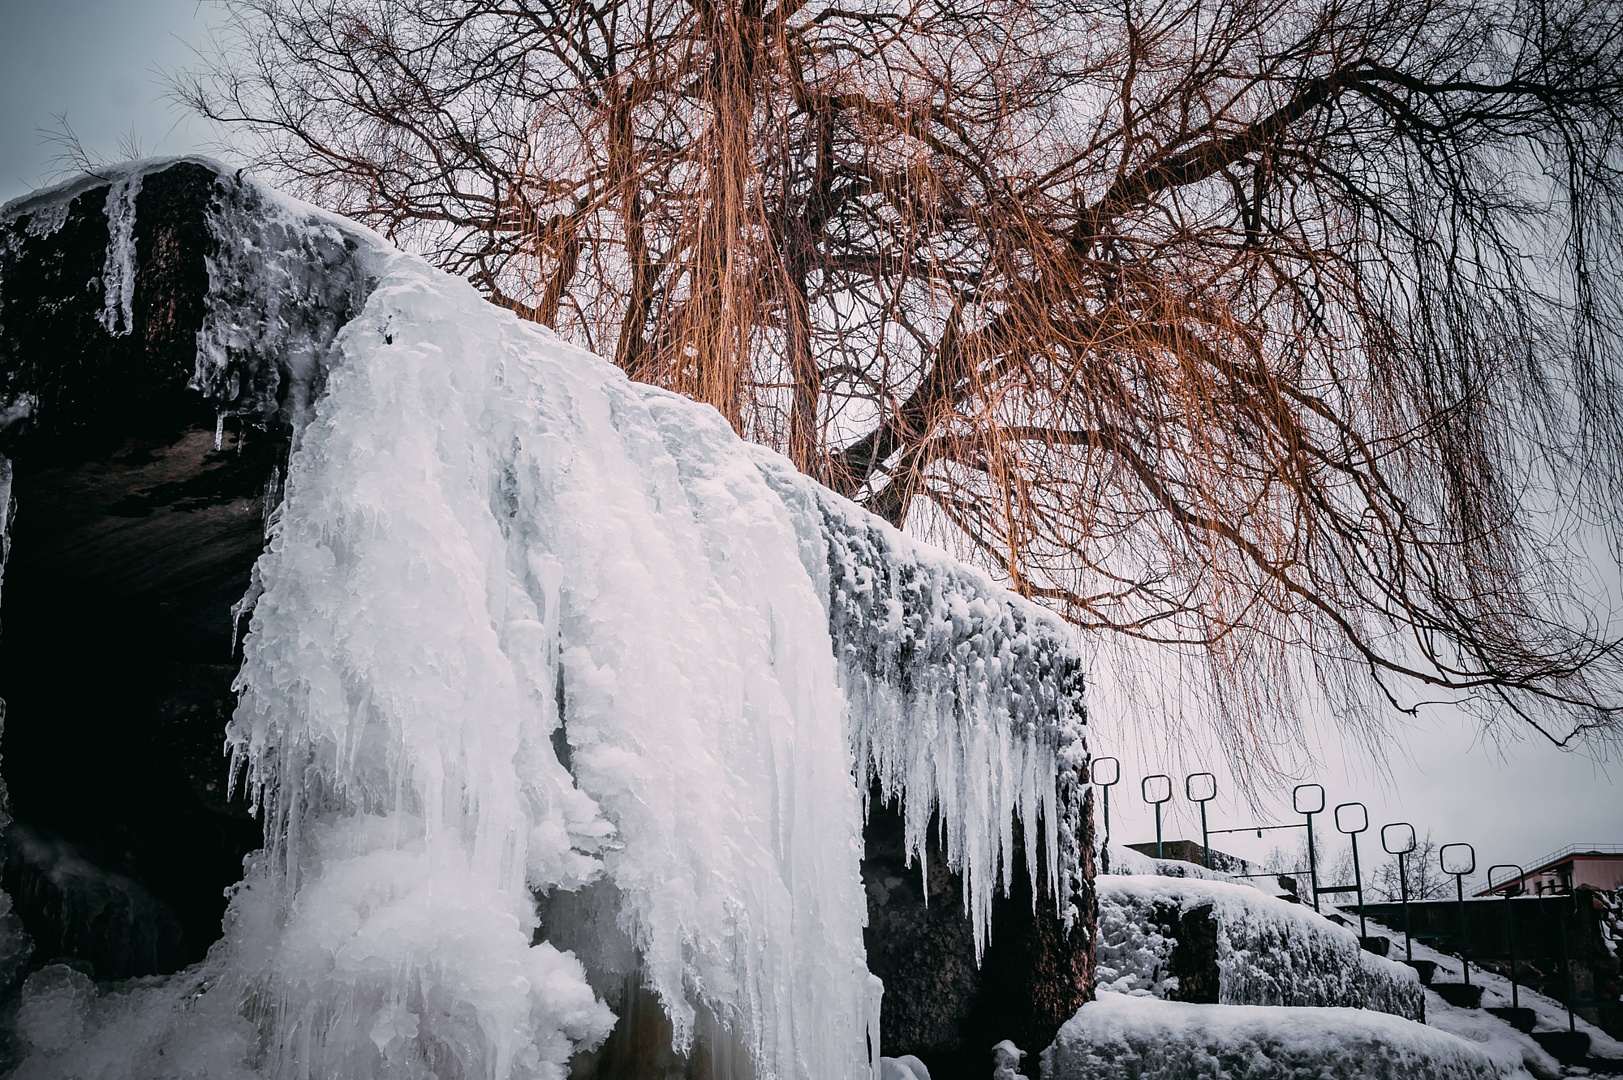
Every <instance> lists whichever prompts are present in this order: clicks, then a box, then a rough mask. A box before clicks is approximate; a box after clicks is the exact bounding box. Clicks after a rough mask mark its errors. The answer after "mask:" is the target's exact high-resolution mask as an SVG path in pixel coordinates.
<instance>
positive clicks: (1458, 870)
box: [1437, 844, 1476, 986]
mask: <svg viewBox="0 0 1623 1080" xmlns="http://www.w3.org/2000/svg"><path fill="white" fill-rule="evenodd" d="M1450 851H1453V852H1456V854H1455V855H1454V856H1453V857H1450V855H1449V852H1450ZM1437 862H1438V864H1439V865H1440V866H1441V867H1442V868H1443V873H1445V874H1452V875H1454V895H1455V896H1456V897H1458V898H1459V903H1460V978H1461V979H1462V980H1464V982H1465V985H1466V986H1470V985H1471V961H1470V959H1469V958H1468V955H1467V954H1468V953H1469V952H1470V949H1469V948H1468V947H1467V946H1468V944H1469V941H1468V939H1467V938H1466V936H1465V876H1466V875H1467V874H1474V873H1476V848H1474V847H1472V846H1471V845H1470V844H1444V845H1443V847H1442V850H1440V851H1438V852H1437Z"/></svg>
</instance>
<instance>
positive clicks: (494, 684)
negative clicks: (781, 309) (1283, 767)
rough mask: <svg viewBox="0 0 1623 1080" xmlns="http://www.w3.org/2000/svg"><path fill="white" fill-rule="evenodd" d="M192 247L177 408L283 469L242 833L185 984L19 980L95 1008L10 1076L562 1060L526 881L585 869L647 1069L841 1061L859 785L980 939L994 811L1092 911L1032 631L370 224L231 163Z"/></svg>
mask: <svg viewBox="0 0 1623 1080" xmlns="http://www.w3.org/2000/svg"><path fill="white" fill-rule="evenodd" d="M84 190H90V189H88V188H79V187H72V186H69V187H66V188H63V189H61V192H63V193H67V194H68V195H71V194H72V193H74V192H77V193H83V191H84ZM27 205H28V207H31V208H32V211H31V212H35V213H38V214H41V215H44V214H48V213H49V204H48V200H47V201H45V202H41V201H40V200H39V199H34V200H32V201H30V202H28V204H27ZM212 227H213V228H214V230H215V232H216V235H217V237H218V238H219V239H220V245H219V251H218V253H217V254H216V255H215V256H213V257H212V258H211V260H210V263H209V272H210V282H211V288H210V294H209V300H208V314H207V317H206V320H205V324H204V329H203V331H202V333H200V335H199V359H198V366H197V370H196V372H195V375H194V378H193V385H194V387H196V388H197V389H199V390H201V391H203V392H204V393H205V394H206V395H208V397H209V398H210V399H211V400H213V401H214V402H215V403H216V405H217V407H218V408H219V409H220V411H221V413H222V415H235V416H242V417H252V418H253V419H255V420H256V422H260V423H267V424H285V425H287V427H288V429H289V430H290V431H291V432H292V434H293V444H294V447H295V449H294V452H293V455H292V457H291V460H290V462H289V470H288V474H287V479H286V489H285V490H286V494H285V498H284V499H283V500H282V502H281V505H280V507H279V508H278V509H277V510H276V511H275V512H274V513H272V514H270V515H268V520H269V527H270V533H271V538H270V542H269V545H268V548H267V551H266V553H265V555H264V556H263V557H262V558H261V560H260V561H259V564H258V565H257V566H256V568H255V583H254V587H253V589H252V590H251V593H250V596H249V597H248V598H246V599H247V602H246V603H245V605H244V608H243V614H247V613H248V611H249V609H250V608H251V612H252V613H251V618H250V622H249V630H248V634H247V637H246V638H245V640H244V643H243V647H244V664H243V668H242V671H241V673H240V675H239V678H238V683H237V686H238V690H239V692H240V694H241V701H240V705H239V708H238V710H237V713H236V715H235V717H234V719H233V720H232V722H231V725H230V729H229V742H230V747H231V752H232V760H233V768H234V770H235V772H234V775H235V776H236V777H237V778H238V779H239V782H241V783H245V784H246V785H247V786H248V788H249V790H250V791H251V792H252V793H253V797H254V800H255V802H256V805H257V807H258V808H259V810H260V811H261V812H262V814H263V815H264V818H265V821H266V833H267V847H266V849H265V851H264V852H262V853H260V854H259V855H257V856H255V857H254V858H253V859H252V860H250V866H249V868H248V874H247V877H246V879H245V881H244V883H243V884H242V885H241V886H240V887H239V888H238V889H237V890H236V892H235V893H234V895H233V897H232V900H231V905H230V908H229V910H228V914H227V927H226V931H227V932H226V936H225V938H224V939H223V940H222V942H220V943H219V945H217V946H216V948H215V949H214V950H213V952H211V954H210V956H209V958H208V960H207V961H205V963H204V964H202V965H201V966H199V967H198V968H195V969H192V970H190V971H188V972H184V973H182V974H181V975H179V976H176V977H174V978H173V979H170V980H167V981H156V982H145V983H141V984H138V985H136V984H132V985H126V986H122V987H117V988H102V989H101V991H100V992H99V993H98V994H97V995H96V996H95V997H93V998H91V999H87V1001H88V1003H86V1002H84V1001H81V998H83V995H82V994H81V993H80V992H79V990H80V989H82V988H76V987H77V984H76V983H75V982H74V980H73V979H72V978H71V977H69V976H65V975H60V973H58V974H57V975H53V976H51V977H50V978H45V977H44V976H41V982H39V983H38V984H35V983H33V982H31V983H30V987H31V989H29V990H28V991H27V992H28V993H29V994H33V995H36V996H37V997H38V998H39V1000H41V1001H45V1000H49V1001H60V1002H68V1003H70V1004H71V1003H78V1004H73V1008H75V1009H76V1010H77V1011H78V1012H79V1013H80V1014H81V1018H82V1020H83V1025H82V1032H81V1036H80V1037H78V1038H76V1039H74V1040H70V1041H69V1044H68V1045H66V1046H63V1045H59V1043H58V1042H53V1041H52V1040H51V1038H50V1037H49V1036H48V1035H47V1036H45V1037H44V1041H43V1042H36V1043H35V1045H34V1047H33V1051H34V1053H33V1056H32V1057H31V1058H30V1059H29V1060H28V1061H27V1062H25V1064H24V1068H23V1071H22V1072H21V1073H19V1075H24V1076H27V1075H41V1076H45V1075H70V1074H71V1075H84V1076H98V1077H101V1076H105V1077H123V1076H129V1077H136V1076H146V1075H156V1074H158V1073H160V1072H161V1073H166V1074H167V1073H169V1072H171V1071H173V1070H174V1069H176V1068H178V1065H177V1063H180V1062H192V1063H195V1069H196V1071H197V1072H198V1073H199V1074H200V1075H210V1076H233V1075H238V1074H240V1073H244V1072H251V1073H253V1074H255V1075H262V1076H272V1077H278V1078H283V1080H291V1078H306V1077H329V1076H332V1077H345V1078H351V1080H365V1078H369V1077H382V1076H390V1077H417V1076H423V1077H427V1076H430V1075H432V1076H434V1077H437V1078H440V1080H453V1078H457V1077H476V1076H477V1077H481V1078H489V1080H505V1078H507V1077H532V1076H533V1077H560V1076H561V1075H562V1074H563V1070H564V1067H565V1065H566V1063H567V1062H568V1060H569V1058H570V1056H571V1054H573V1053H574V1052H576V1051H578V1050H580V1049H583V1048H587V1047H590V1046H592V1045H594V1044H595V1043H596V1042H597V1041H599V1040H601V1039H602V1038H603V1036H604V1035H605V1033H606V1032H607V1031H608V1029H609V1026H610V1025H611V1023H612V1021H613V1017H612V1015H611V1014H610V1013H609V1012H608V1010H607V1009H606V1008H605V1007H604V1005H603V1004H602V1003H601V1001H599V1000H598V999H597V997H596V996H595V995H594V993H593V991H592V988H591V985H590V983H589V982H588V979H587V973H586V972H585V971H584V969H583V968H582V966H581V964H580V963H579V962H578V961H577V960H576V959H575V958H574V957H573V956H572V955H570V954H568V953H565V952H561V951H559V949H557V948H556V947H555V946H554V945H553V944H552V943H551V942H549V941H548V940H546V930H545V928H544V927H538V926H537V915H536V907H535V903H534V896H535V895H536V894H538V893H546V892H548V891H558V890H570V889H575V888H578V887H580V886H582V885H584V884H586V883H588V882H591V881H593V880H594V879H597V878H606V879H607V881H609V882H611V883H612V885H613V890H612V894H613V895H614V896H616V897H618V903H619V910H618V912H617V914H618V923H619V930H620V931H621V932H623V933H624V934H626V935H627V936H629V938H630V939H631V940H632V941H633V942H634V943H635V945H636V946H637V949H638V952H639V953H640V957H639V970H640V971H641V972H642V973H643V976H644V977H645V978H646V980H647V982H648V985H649V986H650V987H651V989H652V990H653V991H654V992H655V993H657V995H658V996H659V998H660V1000H661V1001H662V1003H663V1005H664V1007H665V1009H666V1010H667V1012H668V1013H669V1014H670V1017H671V1019H672V1021H673V1028H674V1030H675V1039H676V1042H677V1044H678V1045H679V1046H681V1045H684V1044H685V1043H686V1042H687V1041H688V1040H689V1039H690V1038H691V1037H692V1035H693V1031H694V1027H695V1017H696V1015H699V1014H701V1013H702V1014H703V1015H705V1016H710V1015H714V1016H716V1017H719V1018H720V1019H721V1021H722V1022H723V1023H724V1024H725V1025H726V1026H727V1027H728V1028H729V1029H730V1030H731V1031H732V1032H733V1033H734V1035H735V1036H736V1037H737V1039H738V1040H739V1041H740V1042H741V1043H742V1044H743V1045H744V1046H745V1047H746V1048H747V1050H748V1051H749V1053H750V1055H751V1058H752V1062H753V1069H752V1071H753V1073H754V1074H755V1075H758V1076H760V1077H762V1078H763V1080H766V1078H772V1077H784V1078H788V1077H812V1076H817V1077H824V1076H840V1077H851V1076H858V1075H862V1074H864V1073H866V1072H867V1071H868V1070H869V1069H870V1068H872V1067H873V1062H872V1060H871V1059H870V1052H871V1051H873V1052H877V1042H878V1039H877V1032H878V1022H877V1008H878V995H877V990H878V988H877V985H876V980H873V978H872V977H871V976H870V975H869V974H868V973H867V971H866V966H865V962H864V954H863V948H862V923H863V920H864V915H865V909H864V903H863V895H862V891H861V885H860V878H859V875H858V860H859V857H860V851H861V841H860V829H861V823H862V813H863V807H862V799H863V796H864V794H865V791H866V782H865V778H866V775H867V773H868V771H869V770H873V771H874V772H876V773H877V774H878V776H879V778H880V780H881V782H882V784H883V785H884V788H885V790H886V792H887V794H894V795H896V796H898V797H900V798H901V799H902V800H903V804H904V808H905V809H904V812H905V813H906V814H907V816H908V820H909V822H910V823H911V825H912V826H913V828H912V836H913V840H914V842H915V844H916V845H921V844H922V841H923V828H924V825H925V823H927V822H928V821H929V819H930V813H931V811H932V810H933V809H934V810H939V811H940V812H941V821H942V827H943V829H944V831H945V833H946V835H947V836H948V838H949V845H950V851H951V852H952V858H953V860H954V863H955V866H957V867H958V868H960V869H962V870H963V871H964V877H965V881H966V893H965V903H966V905H967V906H968V907H969V908H970V909H971V910H972V911H974V912H975V913H976V914H977V917H978V918H977V922H978V924H979V926H980V929H979V931H978V932H979V933H980V934H981V936H982V938H983V939H984V932H985V923H986V919H987V916H988V914H989V897H990V889H991V886H992V884H993V883H994V882H996V881H997V880H998V879H999V877H1000V875H1001V877H1002V878H1003V879H1004V880H1005V881H1006V880H1007V876H1008V873H1009V861H1010V860H1009V851H1010V847H1011V844H1012V842H1013V831H1012V830H1013V825H1012V815H1013V814H1014V813H1015V812H1018V813H1019V814H1020V815H1021V818H1022V821H1023V822H1024V827H1025V829H1026V839H1027V841H1028V843H1031V844H1032V845H1033V846H1035V843H1036V840H1037V835H1038V833H1037V828H1038V821H1039V818H1041V819H1042V820H1045V821H1047V822H1048V823H1050V827H1048V828H1046V829H1045V830H1043V833H1042V843H1043V844H1044V845H1045V848H1046V851H1047V853H1048V855H1049V857H1048V859H1047V861H1046V866H1047V868H1048V872H1049V874H1050V875H1051V877H1052V878H1053V879H1055V880H1060V879H1064V880H1065V881H1066V883H1067V886H1068V887H1069V889H1070V893H1069V894H1068V895H1072V896H1076V895H1080V889H1081V888H1082V883H1081V882H1080V873H1081V870H1080V865H1081V864H1080V860H1079V859H1078V858H1077V857H1076V844H1075V841H1076V838H1077V837H1078V836H1080V831H1079V830H1080V822H1081V818H1080V807H1081V792H1082V790H1083V789H1082V786H1081V784H1080V783H1079V777H1080V775H1081V766H1082V765H1083V763H1084V761H1083V758H1082V754H1083V749H1082V743H1081V721H1082V717H1081V712H1080V694H1081V679H1080V674H1079V672H1080V662H1079V660H1078V659H1077V656H1076V650H1075V644H1074V642H1073V641H1072V639H1071V636H1070V634H1069V633H1068V632H1067V631H1065V629H1064V627H1063V626H1062V625H1060V624H1058V623H1056V622H1054V621H1053V620H1051V619H1048V618H1047V617H1046V616H1043V615H1041V614H1040V613H1039V612H1038V611H1037V609H1035V608H1033V607H1031V606H1030V605H1027V604H1024V603H1023V602H1020V601H1018V600H1015V599H1013V598H1010V597H1007V595H1006V594H1005V593H1004V592H1003V590H1001V589H999V588H998V587H997V586H996V585H995V584H994V583H992V582H990V581H989V580H988V579H986V578H985V577H984V576H983V575H977V574H975V573H973V572H970V571H966V570H963V569H962V568H958V567H956V566H954V565H953V564H952V563H950V561H949V560H947V559H946V557H945V556H944V555H942V554H940V553H936V552H933V551H932V550H931V549H928V548H925V547H923V546H922V545H918V544H914V543H912V542H911V541H908V540H907V539H906V538H904V537H902V536H901V535H900V534H898V533H895V531H894V530H888V531H887V527H883V526H881V525H878V524H875V523H873V522H872V520H871V519H868V518H866V517H865V516H863V515H861V513H860V511H857V510H856V509H855V508H854V507H851V506H850V505H849V504H843V503H842V502H841V501H840V500H837V499H835V497H833V496H832V495H829V494H828V493H826V492H824V491H822V490H821V489H817V488H816V487H815V485H811V484H809V482H806V481H804V480H803V479H801V478H798V477H795V476H794V475H793V474H792V472H790V471H787V470H786V465H785V464H784V463H783V462H782V461H781V459H778V458H776V457H775V456H774V455H771V454H770V453H768V452H765V451H754V450H751V449H749V448H747V447H745V445H744V444H742V443H741V442H740V441H739V440H738V439H737V437H736V436H735V435H734V434H733V432H732V431H731V430H730V429H729V428H728V427H727V425H726V424H725V423H724V422H723V421H722V420H721V418H720V416H719V415H718V414H716V413H715V412H713V411H712V410H709V409H707V408H702V407H699V406H695V405H693V404H692V403H690V402H687V401H684V400H682V399H679V398H676V397H673V396H671V395H668V394H665V393H663V392H660V391H657V390H653V389H650V388H647V387H643V386H639V385H637V384H634V383H631V382H629V381H628V380H627V379H625V378H624V376H623V375H622V374H621V373H620V372H618V371H617V370H616V369H614V368H613V367H611V366H610V365H607V364H606V363H604V362H603V361H601V360H599V359H597V358H595V357H592V356H590V355H587V354H585V353H582V352H580V351H579V350H576V349H573V348H571V347H569V346H567V345H565V344H563V343H562V342H560V341H559V340H558V339H557V338H556V337H555V336H553V335H552V334H550V333H549V332H547V331H545V330H543V329H540V328H538V327H535V326H533V325H530V324H525V323H522V322H520V321H519V320H517V319H516V318H514V317H513V316H512V315H511V314H510V313H507V312H504V311H501V310H500V309H497V308H494V307H493V306H491V305H489V304H487V303H485V302H484V301H483V300H482V299H481V298H480V297H479V296H478V295H477V294H476V293H475V292H474V290H473V289H472V288H471V287H470V286H468V285H467V284H466V283H465V282H462V281H459V280H456V279H453V278H450V277H448V276H446V275H444V274H441V273H439V272H437V271H434V270H432V269H430V268H429V267H427V266H426V265H425V264H423V263H421V262H420V261H418V260H415V259H412V258H409V257H406V256H403V255H401V254H399V253H397V252H394V251H393V250H392V249H389V248H387V246H386V245H384V244H383V243H382V242H381V241H380V240H379V239H378V238H376V237H375V236H373V235H371V234H368V233H366V232H365V231H364V230H360V229H357V228H355V227H354V226H353V225H350V224H348V223H345V222H342V221H341V220H338V219H333V218H330V217H328V216H326V215H322V214H320V213H319V212H316V211H313V210H311V209H310V208H307V207H302V206H300V205H298V204H294V203H292V202H290V201H288V200H285V199H282V198H281V197H279V196H276V195H275V194H274V193H271V192H267V191H265V190H263V189H260V188H258V187H257V186H256V185H253V184H252V183H251V182H246V183H245V182H243V181H241V180H240V179H231V178H228V177H225V176H222V182H221V190H220V197H219V200H218V202H217V204H216V206H215V208H214V210H213V212H212ZM136 228H137V229H138V228H139V223H137V224H136ZM912 756H922V757H923V758H924V762H923V764H922V765H917V766H915V764H914V763H913V760H912ZM566 763H567V764H566ZM859 776H860V777H863V778H864V782H863V783H860V784H859V783H858V782H857V778H858V777H859ZM1033 861H1035V860H1033ZM58 976H60V977H58ZM53 979H54V980H55V981H52V980H53ZM59 984H60V985H59ZM64 988H65V989H64ZM42 1030H43V1029H42ZM188 1067H193V1066H188Z"/></svg>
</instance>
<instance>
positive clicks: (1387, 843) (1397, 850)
mask: <svg viewBox="0 0 1623 1080" xmlns="http://www.w3.org/2000/svg"><path fill="white" fill-rule="evenodd" d="M1381 847H1383V848H1385V849H1386V853H1387V854H1388V855H1407V854H1409V852H1411V851H1413V850H1414V848H1415V839H1414V826H1413V825H1410V824H1409V823H1408V822H1407V821H1394V822H1393V823H1392V824H1390V825H1382V826H1381Z"/></svg>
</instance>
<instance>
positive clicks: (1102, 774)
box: [1088, 757, 1121, 874]
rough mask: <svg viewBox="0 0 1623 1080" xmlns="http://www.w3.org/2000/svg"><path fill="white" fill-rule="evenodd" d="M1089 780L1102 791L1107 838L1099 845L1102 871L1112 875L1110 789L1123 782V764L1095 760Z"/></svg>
mask: <svg viewBox="0 0 1623 1080" xmlns="http://www.w3.org/2000/svg"><path fill="white" fill-rule="evenodd" d="M1088 778H1089V779H1091V780H1092V781H1093V786H1094V787H1096V788H1098V789H1099V790H1100V793H1101V796H1100V797H1101V800H1102V802H1103V803H1104V815H1105V837H1104V842H1103V843H1101V844H1100V845H1099V850H1100V852H1101V853H1102V858H1101V861H1102V862H1103V864H1104V865H1103V867H1102V868H1101V870H1102V872H1103V873H1106V874H1108V873H1110V789H1111V788H1113V787H1115V786H1116V785H1117V784H1118V783H1120V782H1121V762H1120V761H1117V760H1116V759H1115V758H1113V757H1099V758H1094V759H1093V764H1092V765H1091V766H1089V768H1088Z"/></svg>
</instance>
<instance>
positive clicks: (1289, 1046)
mask: <svg viewBox="0 0 1623 1080" xmlns="http://www.w3.org/2000/svg"><path fill="white" fill-rule="evenodd" d="M1042 1065H1043V1068H1042V1075H1043V1076H1044V1077H1045V1078H1051V1080H1117V1078H1121V1080H1128V1078H1132V1080H1148V1078H1151V1077H1155V1078H1161V1077H1165V1078H1168V1080H1171V1078H1173V1077H1176V1078H1177V1080H1297V1078H1299V1077H1307V1076H1311V1077H1313V1078H1314V1080H1411V1078H1414V1077H1426V1078H1427V1080H1490V1078H1498V1077H1506V1078H1511V1077H1518V1078H1525V1077H1527V1075H1528V1074H1527V1073H1526V1072H1524V1071H1522V1070H1521V1069H1520V1068H1507V1067H1506V1066H1505V1065H1503V1064H1501V1063H1499V1062H1497V1061H1495V1060H1494V1059H1493V1058H1491V1057H1489V1056H1488V1055H1487V1054H1484V1053H1483V1052H1482V1051H1481V1050H1479V1049H1478V1048H1477V1047H1475V1046H1473V1045H1472V1044H1471V1043H1468V1042H1466V1041H1464V1040H1462V1039H1458V1038H1455V1037H1454V1036H1452V1035H1449V1034H1447V1033H1446V1032H1442V1031H1438V1030H1436V1029H1435V1028H1429V1027H1426V1026H1425V1025H1424V1024H1417V1023H1415V1022H1414V1021H1412V1020H1405V1019H1402V1018H1401V1017H1397V1016H1390V1015H1387V1014H1385V1013H1378V1012H1370V1011H1368V1010H1364V1009H1344V1008H1281V1007H1272V1006H1257V1005H1193V1004H1189V1003H1186V1002H1180V1001H1161V1000H1158V999H1156V998H1151V997H1133V996H1129V995H1126V994H1116V993H1102V994H1100V995H1099V998H1098V1000H1096V1001H1091V1002H1089V1003H1088V1004H1086V1005H1084V1006H1082V1008H1081V1010H1080V1011H1079V1012H1078V1013H1077V1014H1076V1015H1075V1016H1074V1017H1072V1018H1071V1019H1070V1020H1068V1021H1066V1022H1065V1024H1064V1026H1063V1027H1061V1028H1060V1030H1059V1034H1058V1035H1057V1036H1056V1037H1055V1039H1054V1043H1053V1045H1052V1046H1050V1047H1049V1048H1048V1049H1047V1050H1045V1051H1043V1054H1042Z"/></svg>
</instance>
